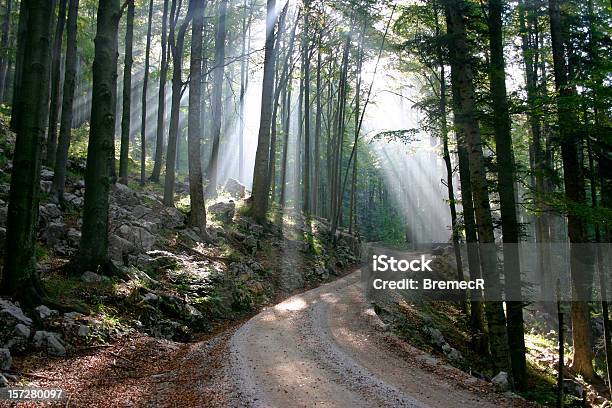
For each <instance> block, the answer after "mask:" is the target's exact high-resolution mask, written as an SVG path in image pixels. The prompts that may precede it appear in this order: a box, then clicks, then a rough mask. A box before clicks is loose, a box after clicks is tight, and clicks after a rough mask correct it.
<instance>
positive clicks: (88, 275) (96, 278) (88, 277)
mask: <svg viewBox="0 0 612 408" xmlns="http://www.w3.org/2000/svg"><path fill="white" fill-rule="evenodd" d="M81 280H82V281H83V282H85V283H97V282H102V281H103V280H104V277H103V276H101V275H98V274H97V273H94V272H91V271H85V273H83V275H81Z"/></svg>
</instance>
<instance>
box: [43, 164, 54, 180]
mask: <svg viewBox="0 0 612 408" xmlns="http://www.w3.org/2000/svg"><path fill="white" fill-rule="evenodd" d="M40 179H41V180H53V170H51V169H48V168H46V167H43V168H41V169H40Z"/></svg>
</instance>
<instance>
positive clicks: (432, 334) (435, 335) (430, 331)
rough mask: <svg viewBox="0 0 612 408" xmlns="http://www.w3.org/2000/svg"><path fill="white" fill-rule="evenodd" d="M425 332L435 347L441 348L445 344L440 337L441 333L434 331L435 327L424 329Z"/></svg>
mask: <svg viewBox="0 0 612 408" xmlns="http://www.w3.org/2000/svg"><path fill="white" fill-rule="evenodd" d="M425 332H426V333H427V334H429V337H430V338H431V342H432V343H433V344H435V345H436V346H438V347H439V348H442V346H444V345H445V344H447V343H446V339H445V338H444V336H443V335H442V332H441V331H440V330H438V329H436V328H435V327H426V328H425Z"/></svg>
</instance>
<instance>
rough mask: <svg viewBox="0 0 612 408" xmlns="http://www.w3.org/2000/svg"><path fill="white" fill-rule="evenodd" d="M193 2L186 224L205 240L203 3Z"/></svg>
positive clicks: (200, 1)
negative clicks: (202, 155) (202, 146)
mask: <svg viewBox="0 0 612 408" xmlns="http://www.w3.org/2000/svg"><path fill="white" fill-rule="evenodd" d="M191 1H193V7H194V10H193V23H192V25H191V63H190V68H189V72H190V77H189V117H188V122H189V125H188V126H189V127H188V129H187V132H188V133H187V137H188V160H189V198H190V202H191V212H190V215H189V224H190V225H191V226H192V227H198V228H199V229H200V233H201V234H202V236H206V207H205V204H204V187H203V185H202V162H201V160H200V156H201V152H200V149H201V134H202V123H200V119H201V112H200V110H201V109H202V107H201V105H200V101H201V97H200V92H201V90H202V87H201V82H202V61H201V59H202V30H203V25H204V10H205V7H206V0H191Z"/></svg>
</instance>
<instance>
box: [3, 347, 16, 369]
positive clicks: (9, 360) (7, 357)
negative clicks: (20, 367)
mask: <svg viewBox="0 0 612 408" xmlns="http://www.w3.org/2000/svg"><path fill="white" fill-rule="evenodd" d="M12 364H13V357H11V352H10V350H9V349H7V348H0V371H6V370H9V369H10V368H11V365H12Z"/></svg>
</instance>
